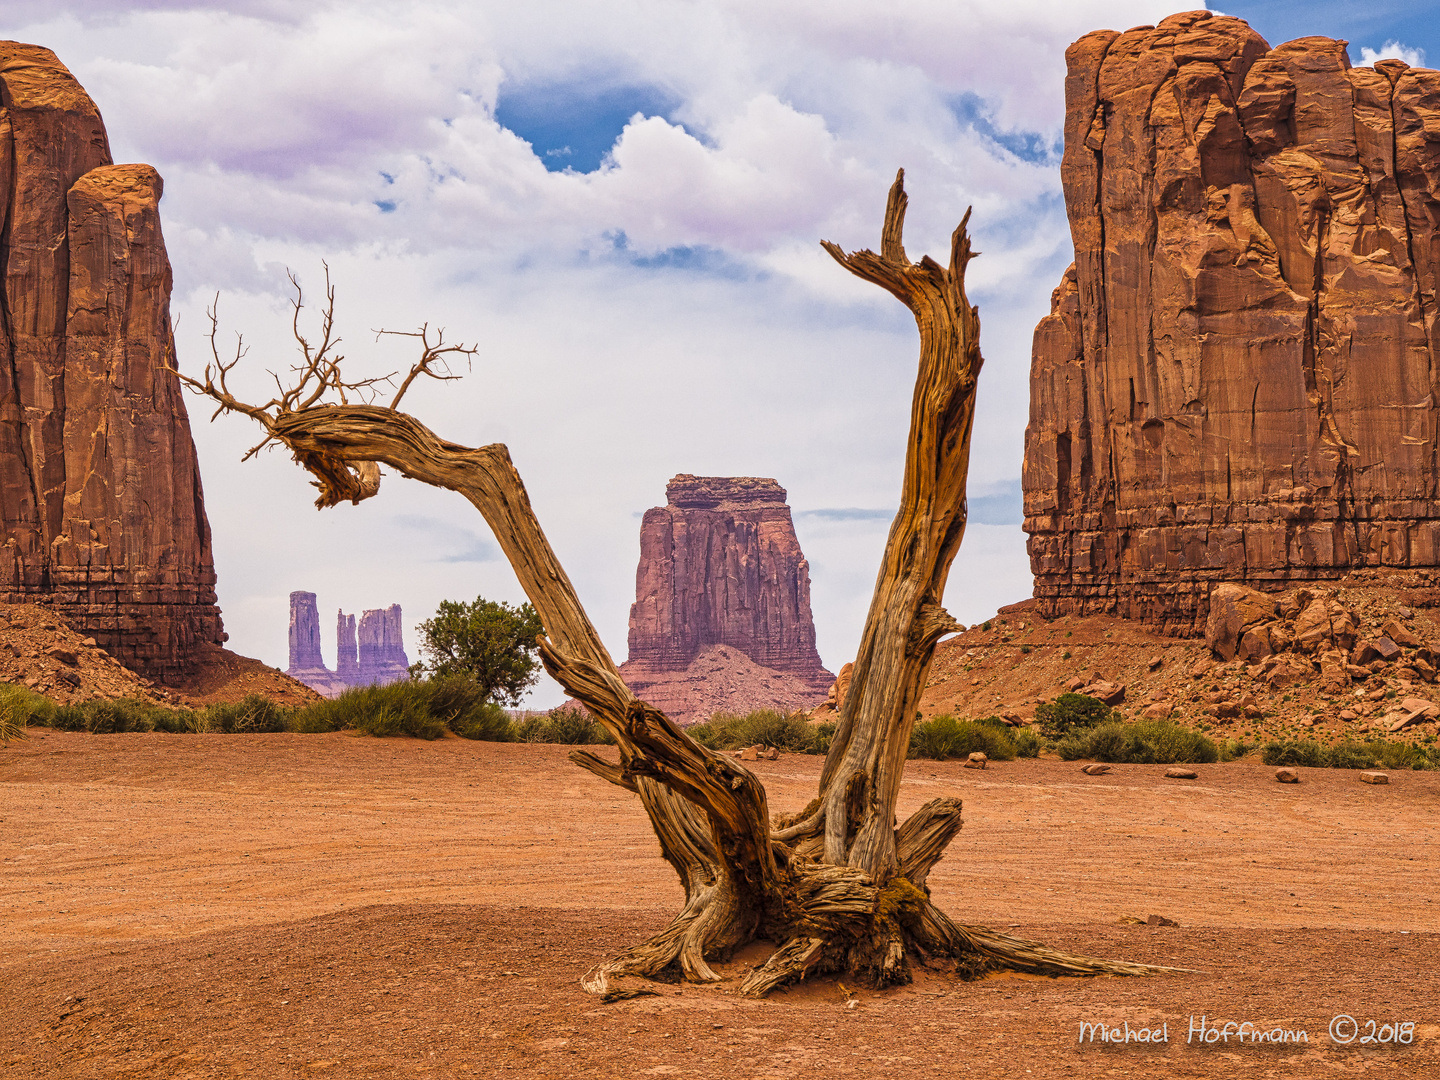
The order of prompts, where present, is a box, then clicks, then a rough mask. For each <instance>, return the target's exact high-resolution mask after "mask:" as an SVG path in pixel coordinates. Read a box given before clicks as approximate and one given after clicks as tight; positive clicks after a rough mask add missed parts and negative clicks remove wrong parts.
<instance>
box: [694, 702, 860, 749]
mask: <svg viewBox="0 0 1440 1080" xmlns="http://www.w3.org/2000/svg"><path fill="white" fill-rule="evenodd" d="M821 727H829V728H830V731H829V732H828V733H827V734H826V735H825V736H824V741H825V748H826V749H828V748H829V746H830V735H831V734H833V733H834V730H835V729H834V726H833V725H828V724H826V725H817V724H812V723H810V722H809V721H807V720H806V719H805V714H804V713H778V712H776V711H775V710H774V709H757V710H755V711H754V712H751V713H746V714H745V715H744V716H736V715H734V714H733V713H716V714H715V715H714V716H712V717H710V719H709V720H707V721H705V722H704V723H703V724H695V725H693V726H691V727H689V728H687V729H686V731H687V733H688V734H689V735H690V737H691V738H693V739H694V740H695V741H696V742H698V743H700V745H702V746H708V747H709V748H710V749H711V750H738V749H740V748H741V747H742V746H755V745H756V744H757V743H763V744H764V745H765V746H773V747H775V748H776V749H777V750H788V751H790V752H791V753H795V754H817V753H823V752H824V751H822V750H821V749H820V740H821V735H820V728H821Z"/></svg>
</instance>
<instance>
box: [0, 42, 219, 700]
mask: <svg viewBox="0 0 1440 1080" xmlns="http://www.w3.org/2000/svg"><path fill="white" fill-rule="evenodd" d="M161 192H162V183H161V180H160V177H159V175H158V174H157V173H156V172H155V170H154V169H152V168H150V167H149V166H147V165H113V164H111V161H110V152H109V146H108V143H107V140H106V136H105V128H104V126H103V124H102V123H101V120H100V114H99V112H98V110H97V109H96V108H95V105H94V103H93V102H92V101H91V100H90V99H89V97H88V96H87V95H86V94H85V91H84V90H83V89H82V88H81V86H80V84H79V83H77V82H76V81H75V79H74V78H73V77H72V76H71V74H70V73H69V72H68V71H67V70H66V69H65V67H64V65H62V64H61V63H60V62H59V60H58V59H56V57H55V55H54V54H53V53H51V52H50V51H49V50H48V49H42V48H38V47H36V46H32V45H20V44H17V43H15V42H0V215H3V216H4V221H3V224H4V233H3V240H0V266H3V282H0V288H3V295H4V313H3V314H4V326H3V331H4V332H3V336H0V528H3V540H0V543H3V546H0V601H4V602H6V603H24V602H42V603H49V604H50V605H51V606H52V607H53V608H54V610H55V611H56V613H57V614H59V615H60V616H61V617H62V618H64V619H65V620H66V621H67V622H69V623H70V624H71V625H73V626H74V627H75V628H76V629H77V630H79V631H81V632H83V633H86V634H90V635H92V636H94V637H95V639H96V640H97V641H98V642H99V643H100V645H101V646H103V647H104V648H105V649H106V650H107V651H109V652H110V653H111V654H112V655H114V656H115V657H116V658H118V659H119V660H120V661H122V662H123V663H125V664H126V665H128V666H131V667H134V668H136V669H138V670H140V671H143V672H145V673H147V674H150V675H154V676H158V677H161V678H164V679H169V678H174V677H179V676H182V675H184V674H187V673H189V672H190V671H191V670H192V669H193V668H194V666H195V661H194V657H195V655H196V653H197V652H198V651H199V650H201V649H202V648H203V647H205V646H208V645H210V644H219V643H220V642H222V641H224V640H225V634H224V632H223V629H222V626H221V621H220V612H219V609H218V608H217V607H216V606H215V592H214V585H215V572H214V561H213V558H212V556H211V550H210V529H209V524H208V522H207V521H206V518H205V507H204V500H203V495H202V493H201V488H200V476H199V470H198V467H197V463H196V458H195V448H194V445H193V443H192V442H191V438H190V426H189V419H188V417H187V415H186V411H185V406H184V402H183V401H182V399H181V394H180V387H179V384H178V382H177V380H176V379H175V377H174V375H172V374H170V373H169V372H167V371H166V370H165V366H166V365H167V364H170V363H173V357H174V340H173V336H172V334H171V328H170V284H171V278H170V263H169V260H168V258H167V257H166V254H165V242H164V238H163V237H162V235H161V231H160V217H159V211H158V206H159V201H160V196H161Z"/></svg>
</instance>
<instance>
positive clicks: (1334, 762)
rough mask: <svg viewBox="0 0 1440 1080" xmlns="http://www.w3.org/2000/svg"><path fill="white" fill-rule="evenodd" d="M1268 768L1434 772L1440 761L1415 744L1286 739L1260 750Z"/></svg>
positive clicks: (1269, 744)
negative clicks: (1301, 766)
mask: <svg viewBox="0 0 1440 1080" xmlns="http://www.w3.org/2000/svg"><path fill="white" fill-rule="evenodd" d="M1260 760H1261V761H1263V762H1264V763H1265V764H1266V765H1307V766H1310V767H1312V768H1329V769H1434V768H1440V761H1437V760H1435V759H1432V758H1431V757H1430V755H1429V754H1427V753H1426V752H1425V750H1424V749H1422V748H1421V747H1419V746H1415V745H1414V744H1412V743H1406V742H1398V741H1391V740H1389V739H1371V740H1370V741H1369V742H1363V743H1361V742H1354V741H1346V742H1342V743H1336V744H1335V745H1333V746H1326V745H1324V744H1323V743H1320V742H1317V741H1316V740H1314V739H1286V740H1284V741H1281V742H1269V743H1266V744H1265V745H1264V746H1263V747H1262V748H1261V750H1260Z"/></svg>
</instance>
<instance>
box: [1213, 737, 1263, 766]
mask: <svg viewBox="0 0 1440 1080" xmlns="http://www.w3.org/2000/svg"><path fill="white" fill-rule="evenodd" d="M1254 749H1255V744H1254V743H1250V742H1246V741H1245V740H1244V739H1226V740H1225V741H1224V742H1222V743H1221V744H1220V760H1221V761H1237V760H1239V759H1240V758H1242V757H1244V756H1245V755H1246V754H1248V753H1250V751H1251V750H1254Z"/></svg>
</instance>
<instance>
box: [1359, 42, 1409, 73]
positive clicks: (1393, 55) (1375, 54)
mask: <svg viewBox="0 0 1440 1080" xmlns="http://www.w3.org/2000/svg"><path fill="white" fill-rule="evenodd" d="M1377 60H1404V61H1405V63H1407V64H1409V65H1410V66H1411V67H1424V66H1425V50H1424V49H1411V48H1408V47H1407V46H1405V45H1402V44H1400V42H1398V41H1387V42H1385V44H1384V45H1381V46H1380V48H1379V49H1371V48H1368V47H1366V46H1363V45H1362V46H1361V47H1360V62H1361V63H1362V64H1369V65H1373V64H1374V63H1375V61H1377Z"/></svg>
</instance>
